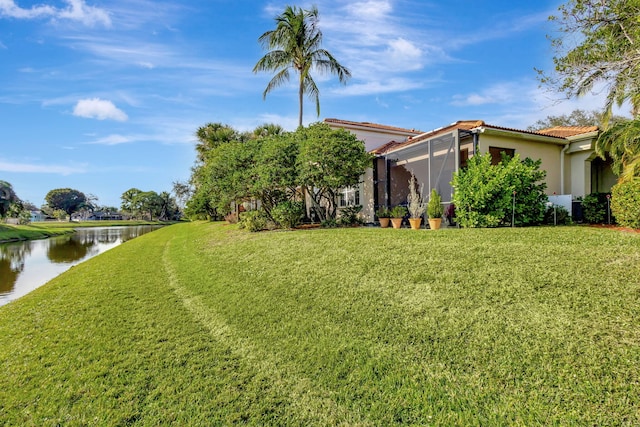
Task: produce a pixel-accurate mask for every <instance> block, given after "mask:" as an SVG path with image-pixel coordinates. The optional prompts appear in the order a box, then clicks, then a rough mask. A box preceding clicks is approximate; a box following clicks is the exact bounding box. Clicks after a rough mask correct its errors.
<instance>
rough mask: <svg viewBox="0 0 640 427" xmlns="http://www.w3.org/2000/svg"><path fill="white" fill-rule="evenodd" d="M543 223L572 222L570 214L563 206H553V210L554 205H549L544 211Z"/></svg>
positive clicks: (559, 223) (561, 223)
mask: <svg viewBox="0 0 640 427" xmlns="http://www.w3.org/2000/svg"><path fill="white" fill-rule="evenodd" d="M554 215H555V220H554ZM544 223H545V224H549V225H554V224H556V225H568V224H571V223H572V220H571V214H569V211H568V210H566V209H565V208H564V207H563V206H555V212H554V206H549V207H548V208H547V210H546V211H545V213H544Z"/></svg>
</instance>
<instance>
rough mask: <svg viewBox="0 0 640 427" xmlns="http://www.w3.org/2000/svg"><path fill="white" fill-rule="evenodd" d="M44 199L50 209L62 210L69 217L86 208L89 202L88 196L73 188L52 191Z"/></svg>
mask: <svg viewBox="0 0 640 427" xmlns="http://www.w3.org/2000/svg"><path fill="white" fill-rule="evenodd" d="M44 199H45V201H46V202H47V205H48V207H49V208H50V209H53V210H56V209H59V210H62V211H64V212H65V213H66V214H67V215H69V216H71V214H72V213H74V212H77V211H78V210H80V209H81V208H82V207H84V206H85V203H86V202H87V196H85V195H84V193H82V192H80V191H78V190H74V189H72V188H57V189H55V190H51V191H49V192H48V193H47V195H46V196H45V197H44Z"/></svg>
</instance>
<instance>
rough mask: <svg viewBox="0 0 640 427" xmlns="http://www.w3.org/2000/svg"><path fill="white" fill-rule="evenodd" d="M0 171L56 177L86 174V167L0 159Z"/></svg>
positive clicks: (84, 165) (82, 165)
mask: <svg viewBox="0 0 640 427" xmlns="http://www.w3.org/2000/svg"><path fill="white" fill-rule="evenodd" d="M0 171H2V172H19V173H51V174H56V175H64V176H67V175H74V174H81V173H86V172H87V171H88V165H86V164H81V165H77V166H62V165H37V164H30V163H15V162H7V161H5V160H2V159H0Z"/></svg>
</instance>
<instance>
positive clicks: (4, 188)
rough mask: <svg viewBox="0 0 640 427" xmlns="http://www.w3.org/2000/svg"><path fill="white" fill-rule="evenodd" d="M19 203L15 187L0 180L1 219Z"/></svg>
mask: <svg viewBox="0 0 640 427" xmlns="http://www.w3.org/2000/svg"><path fill="white" fill-rule="evenodd" d="M19 201H20V199H19V198H18V196H17V195H16V192H15V191H13V186H12V185H11V184H9V183H8V182H7V181H2V180H0V218H4V217H5V215H6V214H7V212H9V209H11V205H12V204H14V203H16V202H19Z"/></svg>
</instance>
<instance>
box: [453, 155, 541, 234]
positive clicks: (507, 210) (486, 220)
mask: <svg viewBox="0 0 640 427" xmlns="http://www.w3.org/2000/svg"><path fill="white" fill-rule="evenodd" d="M541 163H542V162H541V161H540V160H536V161H534V160H531V159H529V158H526V159H524V160H522V161H521V160H520V157H519V156H518V155H516V156H514V157H513V158H511V159H508V158H503V160H502V162H500V164H498V165H492V164H491V155H490V154H488V153H487V154H485V155H477V156H474V157H472V158H471V159H469V162H468V163H467V167H466V168H464V169H461V170H459V171H458V172H456V173H455V174H454V176H453V182H452V185H453V187H454V188H455V193H454V197H453V202H454V204H455V205H456V221H457V222H458V223H459V224H460V225H462V226H463V227H497V226H500V225H513V224H511V222H512V217H514V218H515V224H514V225H519V226H526V225H535V224H540V223H541V222H542V220H543V219H544V212H545V203H546V201H547V196H546V195H545V192H544V190H545V189H546V187H547V186H546V184H545V183H544V178H545V176H546V174H547V173H546V171H544V170H541V169H540V165H541ZM514 192H515V209H514Z"/></svg>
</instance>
